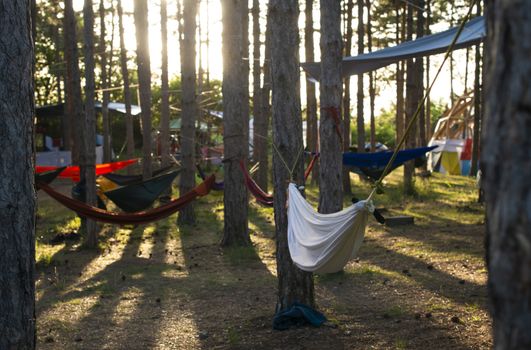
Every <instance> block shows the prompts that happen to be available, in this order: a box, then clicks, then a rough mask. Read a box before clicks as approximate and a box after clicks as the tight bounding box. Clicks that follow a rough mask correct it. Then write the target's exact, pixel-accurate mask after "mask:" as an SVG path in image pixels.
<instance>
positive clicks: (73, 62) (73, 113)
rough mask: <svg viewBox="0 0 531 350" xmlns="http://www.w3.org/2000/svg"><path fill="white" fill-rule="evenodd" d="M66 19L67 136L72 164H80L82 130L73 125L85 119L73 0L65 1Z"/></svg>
mask: <svg viewBox="0 0 531 350" xmlns="http://www.w3.org/2000/svg"><path fill="white" fill-rule="evenodd" d="M64 4H65V17H64V28H65V29H64V40H65V61H66V77H65V78H66V79H65V80H66V86H65V92H66V114H67V116H66V118H65V120H67V122H68V124H69V125H66V126H65V128H67V129H68V130H69V131H66V132H65V134H67V135H68V137H69V138H70V145H71V151H72V163H73V164H79V153H80V148H81V145H80V139H81V130H80V128H74V127H73V125H79V124H80V123H82V122H83V120H84V119H85V116H84V115H83V100H82V98H81V81H80V73H79V55H78V48H77V34H76V33H77V22H76V17H75V13H74V8H73V5H72V0H65V3H64Z"/></svg>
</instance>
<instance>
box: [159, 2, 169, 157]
mask: <svg viewBox="0 0 531 350" xmlns="http://www.w3.org/2000/svg"><path fill="white" fill-rule="evenodd" d="M160 38H161V41H162V53H161V56H162V57H161V75H160V80H161V86H160V90H161V101H160V107H161V111H160V127H159V128H160V137H159V141H158V142H159V144H160V153H161V154H160V155H161V160H162V162H161V163H162V164H161V166H162V167H166V166H168V165H169V164H170V95H169V91H168V90H169V87H168V7H167V1H166V0H161V3H160Z"/></svg>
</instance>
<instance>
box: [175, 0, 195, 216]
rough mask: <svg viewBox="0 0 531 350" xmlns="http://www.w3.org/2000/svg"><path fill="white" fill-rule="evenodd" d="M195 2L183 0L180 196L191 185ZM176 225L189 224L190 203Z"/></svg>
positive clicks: (192, 168) (191, 211)
mask: <svg viewBox="0 0 531 350" xmlns="http://www.w3.org/2000/svg"><path fill="white" fill-rule="evenodd" d="M196 18H197V1H196V0H184V6H183V21H184V23H183V40H182V44H183V46H181V88H182V93H181V99H182V100H181V108H182V113H181V122H182V123H181V160H182V165H183V169H182V171H181V176H180V177H181V182H180V186H179V191H180V193H181V195H183V194H185V193H186V192H188V191H190V190H191V189H192V188H194V187H195V122H196V120H197V112H198V106H197V95H196V85H197V84H196V77H197V75H196V74H197V72H196V65H195V58H196V54H195V49H196V40H195V37H196V36H195V34H196V30H197V22H196ZM178 222H179V224H180V225H185V224H188V225H189V224H193V223H194V222H195V212H194V205H193V203H190V204H188V205H187V206H185V207H184V208H183V209H182V210H181V211H179V219H178Z"/></svg>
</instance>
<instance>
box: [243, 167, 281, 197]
mask: <svg viewBox="0 0 531 350" xmlns="http://www.w3.org/2000/svg"><path fill="white" fill-rule="evenodd" d="M240 168H241V169H242V173H243V177H244V181H245V186H247V189H249V192H251V193H252V195H253V196H254V198H256V201H257V202H259V203H262V204H263V205H267V206H269V207H272V206H273V196H272V195H270V194H269V193H266V192H264V190H262V189H261V188H260V186H258V184H257V183H256V182H255V181H254V180H253V178H252V177H251V175H249V172H248V171H247V169H246V168H245V164H244V163H243V160H240Z"/></svg>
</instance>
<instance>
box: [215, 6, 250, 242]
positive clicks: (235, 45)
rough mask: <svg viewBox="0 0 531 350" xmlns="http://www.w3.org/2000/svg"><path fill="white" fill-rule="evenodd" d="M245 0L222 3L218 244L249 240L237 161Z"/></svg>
mask: <svg viewBox="0 0 531 350" xmlns="http://www.w3.org/2000/svg"><path fill="white" fill-rule="evenodd" d="M244 3H246V0H245V1H244V0H234V1H223V2H222V4H221V5H222V21H223V87H222V90H223V145H224V149H225V165H224V170H225V177H224V181H225V188H224V196H223V203H224V232H223V239H222V242H221V244H222V246H231V245H249V244H250V243H251V239H250V237H249V231H248V227H247V212H248V208H247V206H248V203H247V201H248V200H247V197H248V195H247V189H246V188H245V185H244V179H243V174H242V171H241V169H240V165H239V162H240V161H243V162H244V163H246V161H247V154H248V149H249V147H248V139H246V136H247V135H246V129H248V127H249V124H247V126H246V125H245V122H246V120H247V118H246V116H245V115H244V112H245V108H244V107H243V104H244V103H245V102H244V101H241V98H242V96H244V89H245V86H246V85H245V81H244V80H245V78H246V77H244V74H243V73H244V69H243V67H244V64H243V53H244V49H243V47H242V46H243V43H244V39H243V35H244V26H243V23H242V19H243V18H242V17H243V16H242V11H243V7H244V6H246V5H245V4H244Z"/></svg>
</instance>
